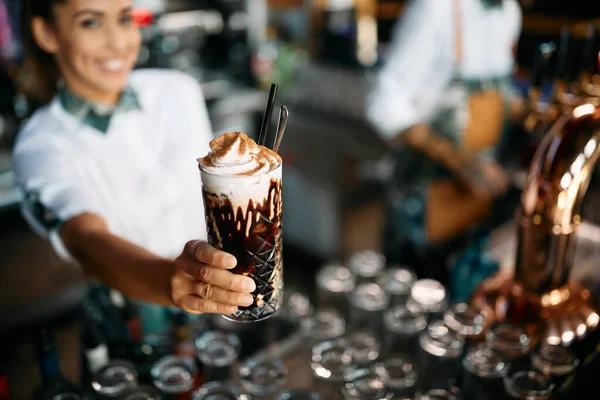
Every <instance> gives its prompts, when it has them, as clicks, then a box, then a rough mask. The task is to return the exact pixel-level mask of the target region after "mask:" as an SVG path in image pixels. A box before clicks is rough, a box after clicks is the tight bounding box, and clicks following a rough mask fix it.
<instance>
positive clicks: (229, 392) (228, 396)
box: [193, 382, 250, 400]
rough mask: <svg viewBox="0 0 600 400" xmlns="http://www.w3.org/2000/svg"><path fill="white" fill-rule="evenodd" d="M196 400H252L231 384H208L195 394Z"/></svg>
mask: <svg viewBox="0 0 600 400" xmlns="http://www.w3.org/2000/svg"><path fill="white" fill-rule="evenodd" d="M193 399H194V400H217V399H218V400H250V396H248V395H244V394H240V393H239V390H238V389H237V388H236V387H235V386H234V385H233V384H231V383H229V382H208V383H206V384H204V385H203V386H202V387H201V388H200V389H198V390H196V391H195V392H194V397H193Z"/></svg>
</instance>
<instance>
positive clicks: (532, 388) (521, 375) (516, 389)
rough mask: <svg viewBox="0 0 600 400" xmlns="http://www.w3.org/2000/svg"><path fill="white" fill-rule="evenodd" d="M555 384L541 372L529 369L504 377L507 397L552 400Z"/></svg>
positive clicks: (526, 399) (521, 399) (523, 399)
mask: <svg viewBox="0 0 600 400" xmlns="http://www.w3.org/2000/svg"><path fill="white" fill-rule="evenodd" d="M553 389H554V384H552V382H550V379H549V378H548V377H547V376H546V375H544V374H542V373H541V372H538V371H535V370H532V369H528V370H522V371H517V372H515V373H513V374H512V375H507V376H506V377H505V378H504V390H505V392H506V399H507V400H508V399H517V400H550V398H551V395H552V390H553Z"/></svg>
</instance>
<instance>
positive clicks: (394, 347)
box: [383, 306, 427, 359]
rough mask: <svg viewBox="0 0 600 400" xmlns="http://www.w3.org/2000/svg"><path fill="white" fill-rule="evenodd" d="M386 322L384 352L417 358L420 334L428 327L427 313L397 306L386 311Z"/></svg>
mask: <svg viewBox="0 0 600 400" xmlns="http://www.w3.org/2000/svg"><path fill="white" fill-rule="evenodd" d="M384 324H385V331H384V339H383V343H384V350H383V351H384V354H386V355H390V354H396V353H402V354H407V355H409V356H410V357H412V358H413V359H416V356H417V349H418V348H419V336H420V335H421V333H422V332H423V331H424V330H425V329H426V328H427V318H426V314H425V313H424V312H423V311H421V310H418V309H417V310H411V309H409V308H407V307H405V306H396V307H394V308H392V309H390V310H388V311H386V312H385V315H384Z"/></svg>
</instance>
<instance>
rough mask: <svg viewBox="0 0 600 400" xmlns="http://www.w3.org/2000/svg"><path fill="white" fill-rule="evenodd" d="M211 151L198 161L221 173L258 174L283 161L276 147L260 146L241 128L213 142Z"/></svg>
mask: <svg viewBox="0 0 600 400" xmlns="http://www.w3.org/2000/svg"><path fill="white" fill-rule="evenodd" d="M210 149H211V152H210V153H208V155H206V156H205V157H203V158H199V159H198V163H199V164H200V167H201V168H202V170H204V172H207V173H209V174H214V175H220V176H259V175H264V174H267V173H269V172H271V171H273V170H274V169H276V168H277V167H279V166H280V165H281V158H280V157H279V155H278V154H277V153H275V152H274V151H273V150H270V149H268V148H266V147H264V146H259V145H258V144H256V142H255V141H254V140H252V139H251V138H249V137H248V136H247V135H245V134H243V133H241V132H228V133H225V134H223V135H221V136H219V137H217V138H215V139H213V140H211V142H210Z"/></svg>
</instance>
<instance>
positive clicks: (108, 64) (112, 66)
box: [100, 60, 125, 72]
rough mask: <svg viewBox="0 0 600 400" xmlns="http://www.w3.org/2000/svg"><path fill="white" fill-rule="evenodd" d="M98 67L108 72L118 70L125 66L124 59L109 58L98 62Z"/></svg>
mask: <svg viewBox="0 0 600 400" xmlns="http://www.w3.org/2000/svg"><path fill="white" fill-rule="evenodd" d="M100 67H101V68H102V69H105V70H107V71H110V72H119V71H120V70H122V69H123V68H124V67H125V61H124V60H109V61H105V62H103V63H100Z"/></svg>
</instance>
